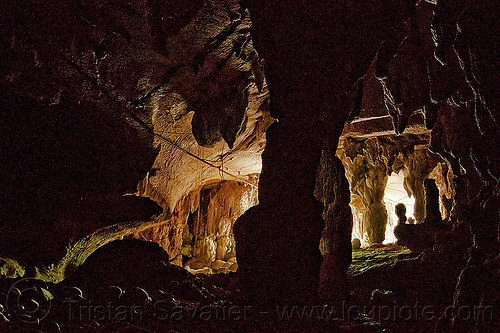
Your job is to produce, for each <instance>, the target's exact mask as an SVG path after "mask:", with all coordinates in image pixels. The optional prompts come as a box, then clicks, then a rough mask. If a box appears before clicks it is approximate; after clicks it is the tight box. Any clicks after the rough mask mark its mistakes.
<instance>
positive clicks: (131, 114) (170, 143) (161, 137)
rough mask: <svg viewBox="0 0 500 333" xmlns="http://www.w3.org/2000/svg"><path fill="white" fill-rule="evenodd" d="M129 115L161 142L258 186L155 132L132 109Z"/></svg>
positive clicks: (235, 177)
mask: <svg viewBox="0 0 500 333" xmlns="http://www.w3.org/2000/svg"><path fill="white" fill-rule="evenodd" d="M129 115H130V118H132V120H134V121H135V122H136V123H137V124H139V125H140V126H141V127H142V128H144V129H145V130H146V131H147V132H149V133H151V134H152V135H153V136H155V137H157V138H158V139H160V140H162V141H163V142H166V143H168V144H169V145H171V146H172V147H175V148H177V149H179V150H180V151H182V152H183V153H184V154H187V155H189V156H191V157H192V158H195V159H197V160H198V161H200V162H203V163H205V164H206V165H209V166H211V167H212V168H216V169H218V170H219V171H220V172H222V173H224V174H226V175H228V176H231V177H233V178H234V179H236V180H238V181H240V182H242V183H245V184H248V185H250V186H253V187H255V188H258V186H257V185H255V184H253V183H251V182H249V181H248V180H246V179H243V178H241V177H238V176H236V175H233V174H232V173H230V172H227V171H225V170H224V169H221V168H220V167H218V166H216V165H214V164H212V163H210V162H207V161H206V160H204V159H202V158H200V157H198V156H196V155H195V154H193V153H191V152H189V151H188V150H186V149H184V148H182V147H181V146H179V145H177V144H176V143H175V142H172V141H170V140H169V139H167V138H165V137H164V136H162V135H160V134H158V133H156V132H155V131H154V130H153V129H152V128H151V127H149V126H148V125H147V124H146V123H145V122H143V121H142V120H141V119H139V117H137V116H136V115H135V114H134V113H133V112H132V111H129Z"/></svg>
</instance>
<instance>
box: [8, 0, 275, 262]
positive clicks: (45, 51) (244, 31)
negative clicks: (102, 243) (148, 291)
mask: <svg viewBox="0 0 500 333" xmlns="http://www.w3.org/2000/svg"><path fill="white" fill-rule="evenodd" d="M1 9H2V10H1V12H2V22H5V23H6V24H5V25H2V28H1V29H2V40H1V43H2V47H1V48H2V50H4V51H2V63H4V64H5V66H2V69H1V84H2V89H1V90H2V96H1V97H2V105H3V106H2V108H3V111H4V112H2V117H1V122H2V128H6V129H7V130H6V131H4V132H3V134H2V140H0V141H1V142H2V143H1V145H2V146H1V152H2V163H1V164H0V165H1V166H0V167H1V168H2V170H1V171H2V172H1V174H2V180H1V183H2V188H3V189H4V190H3V191H2V194H1V195H2V197H1V200H0V201H1V203H0V205H1V210H2V214H1V217H0V218H1V219H2V223H1V228H2V235H3V236H2V237H3V241H2V242H1V244H2V245H1V252H2V254H3V255H5V256H9V257H14V258H15V259H18V260H20V261H22V263H23V264H28V265H29V266H34V265H35V263H36V265H45V264H49V263H51V262H54V261H55V260H57V259H60V258H62V257H63V256H64V254H65V252H66V247H67V245H68V244H69V243H75V242H77V241H78V240H79V239H82V238H83V237H85V236H87V235H90V234H91V233H92V232H93V231H95V230H96V229H99V228H102V227H106V226H109V225H111V224H115V223H123V222H130V221H133V220H144V221H147V220H150V219H151V218H152V217H153V216H154V217H153V218H154V219H156V220H157V221H156V222H159V223H160V222H162V221H164V222H165V223H166V224H169V223H170V224H171V225H168V226H167V225H164V226H162V227H156V228H163V229H162V230H163V231H162V232H159V231H158V230H157V231H156V232H154V233H156V234H163V236H166V235H169V236H168V237H166V238H165V239H169V238H171V239H172V240H174V239H177V238H176V237H177V236H175V235H174V234H175V233H176V232H178V230H181V229H179V223H181V222H179V221H183V222H182V223H184V224H185V220H186V219H187V216H188V215H189V214H190V211H193V212H194V211H195V210H196V209H197V208H196V207H194V206H193V204H194V202H197V201H196V200H195V199H194V198H193V197H196V194H195V192H196V191H198V192H199V191H200V189H202V188H203V187H204V186H206V185H208V184H213V183H214V182H222V181H225V180H235V179H237V180H238V181H240V182H243V183H247V184H251V185H249V186H253V187H255V186H256V179H255V175H257V174H258V173H259V172H260V168H261V160H260V155H261V153H262V151H263V149H264V146H265V131H266V129H267V127H268V126H269V125H270V124H271V123H272V121H273V120H272V118H270V116H269V93H268V91H267V85H266V82H265V79H264V75H263V69H262V66H261V62H260V59H259V56H258V54H257V52H256V51H255V49H254V48H253V42H252V38H251V37H250V34H249V28H250V26H251V22H250V17H249V13H248V11H245V10H243V9H241V6H240V5H239V4H238V1H225V0H224V1H222V0H221V1H217V0H214V1H183V2H182V3H178V2H168V3H165V2H163V1H155V0H151V1H149V0H147V1H146V0H135V1H131V2H127V3H122V2H121V1H114V0H106V1H87V2H85V3H81V2H79V1H68V2H65V3H64V4H63V5H60V4H59V3H57V2H55V1H47V2H44V3H43V4H42V3H39V2H37V1H31V0H25V1H18V2H16V3H2V5H1ZM140 179H142V181H141V180H140ZM138 183H139V185H137V184H138ZM134 192H136V193H135V194H136V195H135V196H134V195H127V196H124V195H125V194H131V193H134ZM137 195H138V196H137ZM139 196H142V197H139ZM145 197H147V198H150V199H153V200H154V201H155V202H156V203H157V204H158V205H159V206H161V207H158V205H157V204H156V203H155V202H153V201H151V200H149V199H147V198H145ZM18 198H21V199H18ZM19 200H21V201H22V202H23V204H22V205H19V204H18V202H19ZM186 207H187V208H188V209H187V211H184V210H183V209H184V208H186ZM162 209H163V214H161V215H160V213H161V210H162ZM158 216H159V217H158ZM18 221H21V223H18ZM155 225H156V224H155ZM176 230H177V231H176ZM145 233H147V232H145ZM19 239H25V240H26V242H22V243H20V242H19ZM111 239H112V238H110V240H111ZM31 240H32V241H31ZM16 244H19V246H17V245H16ZM162 245H163V246H164V247H165V249H167V250H168V251H169V254H170V255H171V256H172V258H174V257H175V256H176V255H177V254H179V253H180V252H179V251H180V248H181V246H182V243H180V244H178V243H176V242H175V241H174V242H173V243H172V244H170V243H168V244H167V243H166V242H165V240H164V241H162ZM46 247H48V248H50V249H52V250H53V251H42V250H41V249H44V248H46ZM26 260H28V261H29V262H26Z"/></svg>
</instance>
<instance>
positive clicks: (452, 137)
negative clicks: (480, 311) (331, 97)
mask: <svg viewBox="0 0 500 333" xmlns="http://www.w3.org/2000/svg"><path fill="white" fill-rule="evenodd" d="M420 4H421V5H424V6H425V7H428V6H429V4H428V3H425V2H420ZM425 7H422V6H420V8H418V7H417V11H416V12H417V13H423V11H424V9H425ZM497 11H498V3H496V2H494V1H456V2H455V1H438V2H437V5H435V6H434V8H433V10H432V11H427V10H425V12H427V14H426V16H427V17H430V20H431V22H432V25H431V26H430V28H431V31H432V33H433V39H434V41H435V43H436V45H437V47H436V48H435V49H434V48H431V49H430V50H431V51H432V52H433V54H430V53H429V51H426V52H421V53H420V54H419V56H418V57H417V59H415V61H417V62H420V63H421V64H425V66H426V67H427V69H428V71H427V73H428V74H427V78H428V80H429V82H430V85H428V86H426V85H425V84H424V85H422V84H421V82H422V81H423V80H422V79H419V78H412V79H409V80H398V79H396V76H397V75H396V76H393V79H395V80H394V81H393V84H394V86H393V87H392V88H389V90H390V91H391V92H392V93H391V95H392V96H393V97H394V96H395V95H396V96H398V95H399V98H397V99H395V100H396V103H395V104H396V105H403V106H404V107H403V108H402V109H403V110H404V109H406V110H407V111H404V112H398V114H399V113H405V114H408V113H411V112H414V111H415V108H414V107H411V106H412V105H416V104H418V105H424V106H425V107H424V111H425V116H426V121H427V125H428V127H429V128H432V138H431V142H430V150H431V151H434V152H437V153H439V154H440V155H441V156H443V157H444V158H446V160H447V161H448V163H449V164H450V166H451V169H452V171H453V174H454V175H455V176H456V178H455V180H454V185H455V186H454V188H455V193H456V196H455V205H454V206H453V210H452V212H451V218H452V220H453V221H454V224H455V225H460V224H468V225H469V227H470V231H471V234H472V236H473V239H474V250H471V251H470V257H469V263H468V265H467V267H468V268H467V269H466V270H464V272H463V274H462V278H461V279H460V283H459V284H458V286H457V288H458V289H457V295H458V297H457V298H456V299H455V304H456V305H460V304H465V303H468V304H470V305H472V304H475V305H477V304H478V301H477V300H474V298H473V297H472V296H471V294H472V292H473V291H471V290H470V289H468V287H467V286H469V285H472V284H474V282H472V279H474V278H473V277H472V275H471V274H469V273H470V272H471V271H473V270H472V269H470V267H474V266H477V265H486V262H488V261H489V260H491V258H492V257H494V256H496V255H497V254H498V248H499V246H500V245H499V240H500V237H499V230H500V229H499V227H498V226H499V212H500V207H499V204H498V203H499V202H500V200H499V197H498V186H499V185H498V184H499V179H500V177H499V176H500V173H499V162H498V161H499V160H500V159H499V155H498V154H499V152H498V149H490V148H489V147H496V146H498V144H499V142H500V141H499V127H498V120H499V108H498V106H499V97H498V94H497V93H495V92H494V90H495V89H496V86H497V82H498V79H499V77H500V75H499V74H500V63H499V59H498V57H494V56H493V54H494V53H495V51H493V50H498V49H499V46H500V45H499V39H498V36H499V34H500V30H499V28H498V25H495V24H492V22H493V21H494V20H495V19H494V17H495V14H493V13H496V12H497ZM426 21H427V22H429V19H427V18H426ZM420 22H422V20H418V19H417V16H415V17H414V18H412V23H411V25H410V27H409V29H410V31H413V34H417V35H418V31H420V28H419V27H420ZM428 40H429V38H427V41H426V40H424V41H425V45H429V43H428ZM426 49H428V48H427V47H424V48H423V50H426ZM399 51H402V49H399V50H398V52H399ZM392 64H393V67H394V68H396V67H399V68H403V67H402V66H401V65H402V64H404V62H400V61H399V62H398V60H397V56H396V57H394V61H393V62H392ZM396 72H397V71H395V73H396ZM420 75H422V72H420ZM388 80H391V75H390V74H389V76H388ZM404 85H409V86H410V87H411V86H413V88H410V89H413V90H414V88H416V87H419V89H424V90H427V92H426V93H424V94H420V96H421V97H420V99H419V100H418V102H415V99H414V98H413V97H414V96H410V95H409V94H408V95H406V96H404V95H403V94H398V93H397V92H398V91H403V89H404ZM386 97H387V98H390V96H389V95H388V94H386ZM392 116H393V117H396V118H395V119H399V118H400V116H399V115H397V116H395V115H392ZM397 122H399V120H398V121H397ZM462 286H463V288H462ZM474 292H476V293H479V294H482V295H485V292H486V291H485V289H484V288H483V289H482V290H475V291H474ZM482 305H485V304H484V303H482ZM454 324H455V325H456V326H457V327H458V328H457V329H458V330H460V329H461V328H460V325H461V324H464V325H465V327H464V328H463V329H467V328H471V326H470V325H471V324H472V326H474V325H475V323H474V321H469V322H467V323H461V321H460V320H458V321H457V322H456V323H454Z"/></svg>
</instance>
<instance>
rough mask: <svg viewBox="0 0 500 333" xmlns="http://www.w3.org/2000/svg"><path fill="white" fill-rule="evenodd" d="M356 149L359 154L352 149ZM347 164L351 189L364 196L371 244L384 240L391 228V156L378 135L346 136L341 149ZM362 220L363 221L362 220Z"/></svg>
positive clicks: (366, 221) (367, 229) (366, 224)
mask: <svg viewBox="0 0 500 333" xmlns="http://www.w3.org/2000/svg"><path fill="white" fill-rule="evenodd" d="M352 151H355V152H356V153H355V156H353V155H351V156H348V155H350V152H352ZM338 154H340V156H341V158H342V161H343V163H344V166H345V167H346V171H347V177H348V179H349V184H350V189H351V192H352V193H353V194H357V195H358V196H359V197H360V198H361V203H362V207H363V218H362V221H361V223H362V225H363V228H362V230H363V233H364V234H365V235H366V237H367V242H368V244H370V245H372V244H382V243H383V241H384V240H385V230H386V228H387V209H386V208H385V204H384V193H385V187H386V185H387V180H388V166H387V163H388V160H389V159H387V158H384V155H383V154H384V151H383V149H382V146H381V143H380V141H379V140H378V139H377V138H371V139H368V140H366V141H364V142H356V141H349V140H345V141H344V144H343V148H342V150H339V151H338ZM358 223H359V221H358Z"/></svg>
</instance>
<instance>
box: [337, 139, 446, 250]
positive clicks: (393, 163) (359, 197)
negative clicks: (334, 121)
mask: <svg viewBox="0 0 500 333" xmlns="http://www.w3.org/2000/svg"><path fill="white" fill-rule="evenodd" d="M428 140H429V137H428V135H427V134H425V133H424V134H420V135H415V134H408V135H402V136H381V137H374V138H369V139H361V138H350V137H347V138H344V139H342V140H341V143H340V148H339V149H338V150H337V155H338V156H340V158H341V160H342V162H343V164H344V166H345V168H346V175H347V179H348V180H349V185H350V191H351V206H352V207H353V208H354V211H355V223H354V233H355V235H356V236H357V237H360V238H365V239H366V241H365V243H367V244H368V245H374V244H382V242H383V241H384V239H385V232H386V227H387V209H386V207H385V203H384V200H383V199H384V192H385V187H386V185H387V179H388V176H390V175H391V173H393V172H395V173H399V172H402V173H403V175H404V183H403V185H404V188H405V190H406V192H407V193H408V196H409V197H414V198H415V212H414V215H415V217H419V218H420V220H419V221H422V220H423V218H424V216H425V192H424V185H423V184H424V180H425V179H427V178H428V177H429V174H430V173H431V171H432V170H433V169H434V167H435V165H436V163H437V161H438V160H439V157H438V156H436V155H434V154H432V153H430V152H429V151H428V150H427V144H428Z"/></svg>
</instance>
